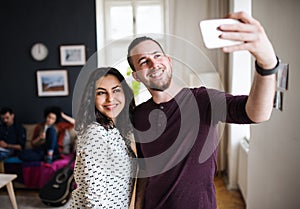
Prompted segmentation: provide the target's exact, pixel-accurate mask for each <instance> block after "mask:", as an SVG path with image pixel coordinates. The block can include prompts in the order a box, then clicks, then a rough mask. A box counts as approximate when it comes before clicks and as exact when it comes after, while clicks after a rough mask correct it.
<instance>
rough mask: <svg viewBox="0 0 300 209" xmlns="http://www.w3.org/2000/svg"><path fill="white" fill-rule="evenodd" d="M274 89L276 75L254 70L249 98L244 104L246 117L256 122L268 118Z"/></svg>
mask: <svg viewBox="0 0 300 209" xmlns="http://www.w3.org/2000/svg"><path fill="white" fill-rule="evenodd" d="M275 89H276V75H275V74H273V75H268V76H261V75H259V74H258V73H257V72H255V77H254V81H253V84H252V87H251V91H250V94H249V98H248V101H247V104H246V112H247V114H248V117H249V118H250V119H251V120H252V121H253V122H256V123H259V122H263V121H266V120H268V119H269V118H270V116H271V113H272V109H273V103H274V95H275Z"/></svg>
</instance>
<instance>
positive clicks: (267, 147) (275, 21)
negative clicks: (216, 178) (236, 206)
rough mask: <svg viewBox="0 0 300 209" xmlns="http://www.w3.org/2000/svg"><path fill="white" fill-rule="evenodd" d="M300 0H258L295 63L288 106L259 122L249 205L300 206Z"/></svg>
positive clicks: (281, 49)
mask: <svg viewBox="0 0 300 209" xmlns="http://www.w3.org/2000/svg"><path fill="white" fill-rule="evenodd" d="M299 9H300V1H298V0H286V1H282V0H263V1H261V0H253V16H254V17H256V18H257V19H259V20H260V21H261V23H262V24H263V25H264V27H265V29H266V31H267V32H268V34H269V37H270V39H271V40H272V42H273V44H274V46H275V49H276V51H277V54H278V56H279V57H281V59H282V61H283V62H285V63H289V64H290V82H289V90H288V91H287V92H285V93H284V97H283V111H282V112H281V111H279V110H274V111H273V114H272V118H271V120H270V121H268V122H266V123H263V124H260V125H253V126H252V128H251V141H250V152H249V162H248V163H249V167H248V177H249V178H248V185H249V187H248V206H247V208H248V209H271V208H272V209H287V208H288V209H298V208H300V198H299V197H300V192H299V191H300V179H299V177H300V161H299V160H300V110H299V106H300V94H299V89H300V82H299V81H297V79H299V78H300V69H299V67H300V57H299V49H300V48H299V46H300V44H299V43H300V41H299V38H300V24H299V20H300V12H299Z"/></svg>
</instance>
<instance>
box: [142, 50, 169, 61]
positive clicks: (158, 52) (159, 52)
mask: <svg viewBox="0 0 300 209" xmlns="http://www.w3.org/2000/svg"><path fill="white" fill-rule="evenodd" d="M147 54H150V55H153V54H163V52H161V51H154V52H152V53H147ZM143 59H145V56H143V57H141V58H140V59H138V63H139V62H140V61H141V60H143Z"/></svg>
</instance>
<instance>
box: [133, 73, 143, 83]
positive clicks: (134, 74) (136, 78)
mask: <svg viewBox="0 0 300 209" xmlns="http://www.w3.org/2000/svg"><path fill="white" fill-rule="evenodd" d="M131 74H132V76H133V78H134V79H135V80H136V81H138V82H141V80H140V79H139V78H138V76H137V73H136V71H132V73H131Z"/></svg>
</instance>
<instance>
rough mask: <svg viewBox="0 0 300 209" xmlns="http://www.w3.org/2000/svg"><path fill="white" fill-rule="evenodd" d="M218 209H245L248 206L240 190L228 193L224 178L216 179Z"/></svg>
mask: <svg viewBox="0 0 300 209" xmlns="http://www.w3.org/2000/svg"><path fill="white" fill-rule="evenodd" d="M215 186H216V193H217V208H218V209H245V208H246V205H245V202H244V200H243V197H242V195H241V193H240V192H239V191H238V190H232V191H228V190H227V189H226V185H225V183H224V181H223V178H222V177H219V176H218V177H216V178H215Z"/></svg>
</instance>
